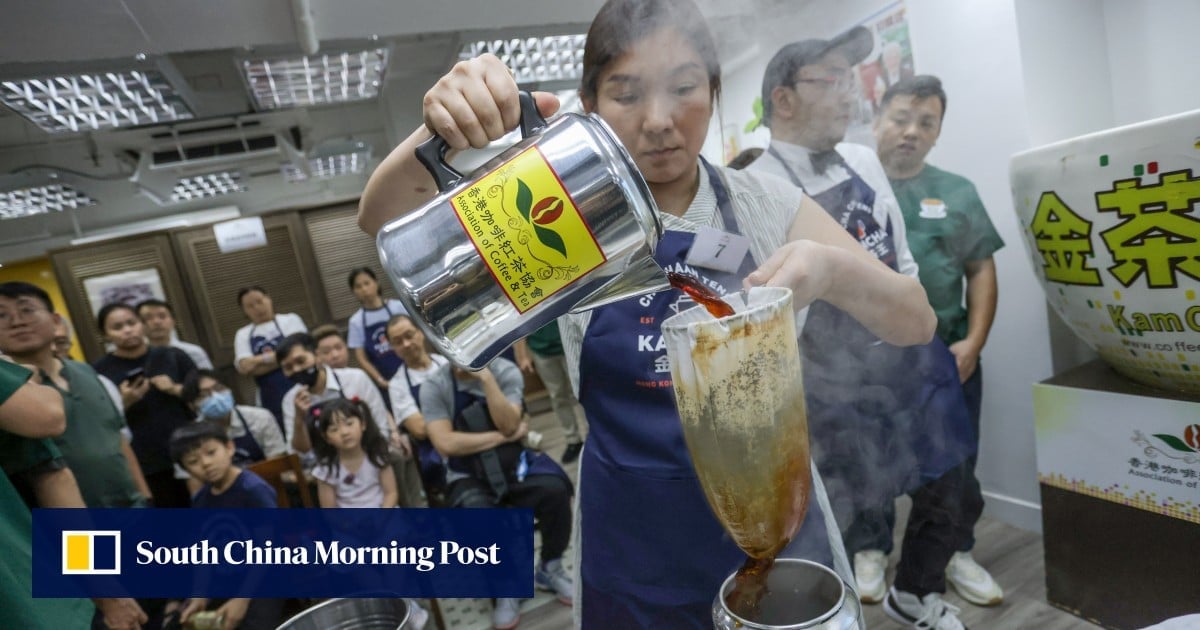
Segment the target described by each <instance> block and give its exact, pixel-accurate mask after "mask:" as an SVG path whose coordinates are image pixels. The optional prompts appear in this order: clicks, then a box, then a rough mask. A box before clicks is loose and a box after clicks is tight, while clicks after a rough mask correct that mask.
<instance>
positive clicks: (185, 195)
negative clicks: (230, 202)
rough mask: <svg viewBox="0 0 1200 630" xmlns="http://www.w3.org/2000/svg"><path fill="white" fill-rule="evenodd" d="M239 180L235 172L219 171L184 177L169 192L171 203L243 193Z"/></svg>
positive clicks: (239, 175)
mask: <svg viewBox="0 0 1200 630" xmlns="http://www.w3.org/2000/svg"><path fill="white" fill-rule="evenodd" d="M241 179H242V174H241V173H239V172H237V171H221V172H220V173H207V174H204V175H196V176H194V177H184V178H183V179H181V180H179V182H178V183H176V184H175V189H174V190H173V191H171V203H180V202H183V201H194V200H196V199H206V198H208V197H218V196H220V195H228V194H231V193H238V192H245V191H246V187H245V186H242V184H241Z"/></svg>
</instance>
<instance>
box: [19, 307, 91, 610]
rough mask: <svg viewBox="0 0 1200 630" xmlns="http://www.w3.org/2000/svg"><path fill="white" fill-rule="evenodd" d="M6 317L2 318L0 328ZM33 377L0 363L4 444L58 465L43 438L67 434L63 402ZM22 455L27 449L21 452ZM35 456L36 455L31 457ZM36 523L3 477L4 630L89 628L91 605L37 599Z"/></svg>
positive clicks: (23, 464) (50, 445)
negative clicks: (36, 451) (37, 452)
mask: <svg viewBox="0 0 1200 630" xmlns="http://www.w3.org/2000/svg"><path fill="white" fill-rule="evenodd" d="M3 325H4V314H3V312H0V326H3ZM30 376H31V372H30V371H29V370H26V369H25V368H22V367H20V366H18V365H15V364H13V363H9V362H8V361H4V360H0V443H3V444H4V446H6V447H7V446H11V445H13V444H14V443H19V442H20V441H26V442H31V443H34V444H35V445H37V446H38V447H39V448H42V449H45V450H44V452H45V454H46V455H47V456H48V457H50V458H51V459H53V456H54V453H55V449H54V444H53V443H52V442H50V441H49V440H45V439H44V438H47V437H50V436H53V435H54V434H56V433H61V432H62V429H63V426H64V425H63V410H62V400H61V399H58V400H57V401H56V400H55V399H56V398H58V396H57V394H54V392H52V391H51V390H49V389H47V388H43V387H40V386H38V385H34V384H30V383H27V381H28V380H29V377H30ZM5 450H6V453H5V454H4V455H0V459H2V460H3V463H5V464H17V467H18V468H30V467H32V466H34V465H37V464H39V462H19V463H18V462H14V461H13V460H12V459H11V457H10V456H9V454H8V449H5ZM16 450H17V451H22V450H23V449H21V448H19V447H18V448H17V449H16ZM26 452H27V453H28V452H31V451H26ZM32 541H33V519H32V516H31V514H30V512H29V508H28V507H27V506H26V505H25V502H24V501H22V500H21V497H20V496H19V495H18V494H17V491H16V490H15V489H14V488H13V485H12V483H10V482H9V480H8V475H0V558H4V561H3V562H0V628H87V627H90V626H91V623H92V617H93V615H94V614H95V607H94V605H93V604H92V603H91V602H90V601H88V600H86V599H34V598H33V596H32V593H33V549H32Z"/></svg>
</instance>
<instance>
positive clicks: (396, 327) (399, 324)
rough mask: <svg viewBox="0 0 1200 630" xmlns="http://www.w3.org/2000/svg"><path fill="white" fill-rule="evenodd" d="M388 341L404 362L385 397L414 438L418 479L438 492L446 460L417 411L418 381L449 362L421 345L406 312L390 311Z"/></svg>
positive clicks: (442, 488)
mask: <svg viewBox="0 0 1200 630" xmlns="http://www.w3.org/2000/svg"><path fill="white" fill-rule="evenodd" d="M387 335H388V342H389V343H391V344H392V350H393V351H394V352H395V353H396V354H397V355H398V356H399V357H400V358H401V359H404V365H401V366H400V369H399V370H396V374H395V375H394V376H392V380H391V382H390V383H389V384H388V397H389V398H391V401H392V410H393V412H394V413H395V416H396V418H398V419H399V422H400V426H402V427H403V428H404V430H405V431H407V432H408V434H409V435H410V436H412V439H413V440H414V442H415V443H414V448H415V450H416V453H417V455H416V459H417V460H418V462H419V467H420V474H421V480H422V483H423V485H424V487H425V490H426V492H427V493H430V494H432V495H442V494H444V492H445V489H446V462H445V461H444V460H443V459H442V456H441V454H440V453H438V452H437V449H436V448H434V447H433V443H432V442H430V441H429V432H428V431H427V430H426V428H425V417H424V416H423V415H421V408H420V401H421V385H422V384H423V383H424V382H425V381H427V380H429V378H430V377H431V376H433V375H434V374H436V373H437V372H438V370H439V369H440V368H442V367H444V366H447V365H449V364H450V361H448V360H447V359H446V357H443V356H442V355H440V354H432V353H430V352H429V349H428V348H426V347H425V335H424V333H422V332H421V330H420V329H419V328H417V325H416V324H414V323H413V321H412V318H411V317H409V316H408V315H394V316H392V319H391V320H389V321H388V325H387Z"/></svg>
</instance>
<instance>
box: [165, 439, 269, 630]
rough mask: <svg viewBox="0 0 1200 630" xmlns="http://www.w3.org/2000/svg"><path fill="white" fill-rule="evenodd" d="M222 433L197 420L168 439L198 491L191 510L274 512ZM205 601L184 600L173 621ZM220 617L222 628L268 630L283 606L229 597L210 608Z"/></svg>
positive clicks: (263, 487)
mask: <svg viewBox="0 0 1200 630" xmlns="http://www.w3.org/2000/svg"><path fill="white" fill-rule="evenodd" d="M226 431H227V429H226V428H225V427H223V426H221V425H219V424H217V423H215V422H210V421H206V420H202V421H200V422H196V423H193V424H190V425H187V426H183V427H180V428H179V429H177V430H176V431H175V433H173V434H172V435H171V459H172V460H174V462H175V463H176V464H178V465H179V466H182V467H183V468H185V469H186V470H187V471H188V473H189V474H191V475H192V477H194V478H195V479H196V480H197V481H199V482H201V484H202V485H201V486H200V489H199V490H198V491H197V492H196V494H195V496H193V497H192V507H196V508H206V509H256V508H257V509H263V508H274V507H276V506H277V503H276V495H275V489H274V488H272V487H271V485H270V484H268V483H267V482H266V481H264V480H263V478H262V477H259V476H258V475H256V474H254V473H253V472H251V471H249V470H245V469H243V468H241V467H239V466H237V465H235V464H234V457H235V454H236V452H237V446H236V445H235V444H234V441H233V440H231V439H230V438H229V436H228V434H227V432H226ZM209 603H210V602H209V600H208V599H206V598H203V597H197V598H192V599H189V600H187V603H186V604H184V606H183V610H182V611H181V613H180V616H179V620H180V622H182V623H187V621H188V620H189V619H191V618H192V616H193V615H195V614H196V613H198V612H200V611H202V610H205V609H206V608H208V606H209ZM214 603H215V604H216V605H217V607H216V611H217V612H218V613H219V614H220V615H221V616H222V617H224V621H225V625H224V626H223V627H224V628H240V629H242V630H273V629H274V628H275V627H276V626H278V625H279V621H280V619H281V617H282V616H283V600H280V599H248V598H245V597H235V598H232V599H227V600H224V601H223V602H214Z"/></svg>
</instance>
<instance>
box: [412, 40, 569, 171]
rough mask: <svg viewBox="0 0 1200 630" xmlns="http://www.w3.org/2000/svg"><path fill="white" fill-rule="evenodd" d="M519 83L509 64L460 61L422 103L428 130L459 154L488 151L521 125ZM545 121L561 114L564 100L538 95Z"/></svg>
mask: <svg viewBox="0 0 1200 630" xmlns="http://www.w3.org/2000/svg"><path fill="white" fill-rule="evenodd" d="M517 94H518V88H517V82H516V80H514V79H513V76H512V72H511V71H509V69H508V66H506V65H504V62H502V61H500V60H499V59H498V58H496V56H495V55H492V54H490V53H488V54H484V55H480V56H479V57H476V58H474V59H470V60H467V61H460V62H458V63H457V64H455V65H454V68H452V69H451V70H450V72H449V73H447V74H446V75H445V76H443V77H442V78H441V79H439V80H438V82H437V83H436V84H434V86H433V87H432V88H430V90H429V91H428V92H426V93H425V99H424V101H422V105H423V108H424V117H425V127H426V128H427V129H429V130H430V131H432V132H434V133H436V134H438V135H439V136H441V137H442V139H444V140H445V141H446V143H447V144H449V145H450V147H451V148H454V149H466V148H468V147H475V148H476V149H482V148H483V147H486V146H487V145H488V143H489V142H491V141H492V140H496V139H497V138H500V137H501V136H503V135H504V134H506V133H508V132H509V131H511V130H513V129H515V128H516V127H517V124H518V123H519V122H520V121H521V105H520V101H519V100H518V98H517ZM535 99H536V101H537V104H538V110H539V111H541V112H542V113H543V115H545V116H549V115H550V114H552V113H554V112H556V111H558V98H557V97H555V96H554V95H553V94H548V93H545V92H541V93H538V94H536V95H535Z"/></svg>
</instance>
